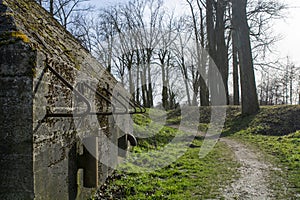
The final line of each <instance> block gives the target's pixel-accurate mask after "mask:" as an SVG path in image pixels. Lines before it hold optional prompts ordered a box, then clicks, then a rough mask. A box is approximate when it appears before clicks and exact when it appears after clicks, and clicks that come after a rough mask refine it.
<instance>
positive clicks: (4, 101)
mask: <svg viewBox="0 0 300 200" xmlns="http://www.w3.org/2000/svg"><path fill="white" fill-rule="evenodd" d="M0 14H1V15H0V111H1V112H0V122H1V123H0V171H1V173H0V180H1V183H0V199H76V198H77V199H86V198H87V197H88V196H89V195H90V194H91V192H92V191H94V190H95V188H94V189H93V188H86V187H83V182H84V181H83V174H84V172H85V171H84V169H81V167H82V166H80V165H81V164H80V163H82V162H79V160H80V158H82V154H83V153H84V152H85V150H86V149H85V147H84V145H83V141H84V138H86V137H90V136H94V137H98V154H99V156H98V158H99V161H98V172H99V173H98V180H99V183H98V184H101V183H103V182H104V181H105V179H106V177H107V176H108V175H109V174H110V173H111V172H112V169H111V168H110V167H111V166H115V165H116V163H117V155H118V149H117V139H118V137H119V135H118V133H117V131H116V127H115V123H114V120H113V118H112V117H109V116H105V115H103V116H95V115H84V116H82V117H53V116H49V113H77V112H84V111H85V110H86V105H85V103H84V102H83V101H82V99H80V98H78V96H77V95H74V91H72V90H71V89H70V88H68V87H67V86H66V84H65V83H63V82H62V81H61V80H60V79H59V78H58V77H57V75H55V73H53V72H51V70H49V68H47V66H48V65H50V66H51V67H53V68H54V69H55V70H56V71H57V72H59V74H60V75H61V76H62V77H63V78H64V79H66V81H67V82H69V83H70V84H71V85H72V86H73V87H75V88H76V85H77V83H80V82H86V83H89V84H90V85H94V87H95V88H97V91H98V92H100V93H102V94H103V95H106V96H107V97H109V95H108V93H107V92H105V91H103V90H102V88H106V89H108V90H110V91H111V92H112V89H113V88H114V85H115V84H116V83H117V82H116V80H115V79H114V78H113V77H112V76H111V75H110V74H109V73H107V72H106V71H105V69H104V68H103V67H102V66H101V65H100V64H99V63H98V62H97V61H96V60H95V59H94V58H93V57H92V56H91V55H90V54H89V53H88V52H87V51H86V50H85V49H84V48H83V47H82V46H81V45H80V44H78V42H77V41H76V40H75V39H74V38H73V37H72V36H71V35H70V34H69V33H67V32H66V31H65V30H64V29H63V28H62V27H61V26H59V24H58V23H57V22H56V21H55V20H53V19H51V17H50V16H49V15H48V14H47V12H46V11H45V10H43V9H42V8H40V7H39V6H38V5H37V4H35V3H34V2H33V1H30V0H3V1H1V2H0ZM37 20H38V21H37ZM77 89H78V90H81V91H80V92H81V93H82V94H83V95H84V96H85V97H86V99H88V101H89V103H90V105H91V106H92V110H91V111H93V112H96V111H97V112H106V111H107V107H108V106H109V105H108V104H107V102H105V101H103V99H101V98H98V97H96V95H95V92H93V91H91V90H88V89H82V88H80V87H78V88H77ZM102 163H106V164H107V165H108V166H106V165H104V164H102ZM86 171H87V170H86Z"/></svg>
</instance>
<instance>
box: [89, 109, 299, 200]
mask: <svg viewBox="0 0 300 200" xmlns="http://www.w3.org/2000/svg"><path fill="white" fill-rule="evenodd" d="M210 110H211V109H210V108H209V107H206V108H200V110H198V109H195V108H191V112H198V111H200V115H201V117H200V118H199V123H198V122H197V123H198V127H199V129H200V130H205V129H207V127H208V126H209V125H208V123H207V122H208V119H207V118H208V117H209V116H210V114H209V113H210ZM151 116H152V117H151ZM153 116H154V117H153ZM187 117H188V116H184V115H181V113H180V110H175V111H171V112H168V113H165V112H152V113H151V114H149V111H148V113H147V114H145V115H135V116H134V122H135V125H134V134H135V135H142V136H146V135H148V136H150V137H144V138H139V139H138V144H139V146H138V147H135V148H134V149H133V154H132V156H131V157H129V158H128V159H129V160H130V159H131V160H130V161H131V164H123V165H121V166H120V169H119V170H118V171H117V172H116V173H115V174H114V176H113V177H111V178H109V179H108V181H107V183H106V184H105V185H104V186H102V188H101V189H100V190H99V191H98V192H97V193H96V194H95V196H94V199H97V198H98V199H216V198H220V196H222V195H221V192H222V188H224V187H226V185H228V184H229V183H230V182H232V181H234V179H235V178H237V177H238V174H237V173H236V169H237V168H238V167H239V164H237V162H236V161H235V159H234V156H233V152H231V150H230V149H228V147H227V146H226V145H224V144H222V143H218V144H217V145H216V146H215V148H214V150H213V151H212V152H210V153H209V154H208V156H206V157H205V158H204V159H199V157H198V153H199V148H198V147H200V146H201V144H202V142H203V138H201V137H197V138H196V139H195V140H194V141H193V145H194V146H195V147H196V148H190V147H189V148H188V149H187V151H186V152H180V151H178V149H180V148H178V147H186V145H188V144H187V143H186V142H185V141H183V142H181V143H176V144H175V145H173V146H171V147H170V149H169V153H168V154H165V155H163V156H161V157H159V156H157V155H156V154H152V152H156V151H160V150H164V148H165V147H166V146H167V144H168V143H170V141H172V140H173V139H174V138H176V137H178V135H181V136H186V135H185V133H183V132H178V131H176V129H174V128H170V127H168V126H165V125H166V124H168V125H170V124H171V125H174V124H175V125H176V124H179V123H180V122H182V120H183V119H185V118H187ZM154 118H155V119H158V120H157V121H153V120H152V119H154ZM297 119H300V107H299V106H270V107H262V108H261V111H260V112H259V113H258V114H257V115H253V116H242V115H241V113H240V109H239V108H238V107H229V108H228V109H227V119H226V123H225V127H224V130H223V133H222V137H230V138H233V139H235V140H238V141H241V142H243V143H246V144H248V145H251V146H254V147H255V148H256V149H259V150H260V151H261V152H262V153H264V155H265V158H267V159H268V160H269V162H271V163H273V165H274V166H277V167H278V168H279V169H280V170H272V171H271V174H270V175H271V177H270V178H269V181H270V182H271V185H272V189H273V190H274V191H275V193H276V194H274V195H275V196H276V198H277V199H293V198H295V199H297V198H298V197H299V194H300V131H299V130H300V123H299V122H298V121H297ZM160 121H166V123H165V124H162V123H161V122H160ZM183 121H184V120H183ZM185 121H186V120H185ZM193 123H195V122H193ZM178 153H179V154H180V153H181V154H182V156H181V157H180V158H177V157H176V154H178ZM164 159H165V160H166V159H171V160H172V159H173V160H174V162H171V163H168V164H167V165H165V166H161V168H159V169H157V170H155V171H150V172H145V171H144V173H136V172H138V171H143V169H141V168H139V167H137V165H143V166H144V167H145V168H147V165H146V164H145V163H151V165H157V166H159V164H157V163H156V162H158V163H159V162H161V161H163V160H164ZM122 170H125V171H122ZM297 195H298V196H297Z"/></svg>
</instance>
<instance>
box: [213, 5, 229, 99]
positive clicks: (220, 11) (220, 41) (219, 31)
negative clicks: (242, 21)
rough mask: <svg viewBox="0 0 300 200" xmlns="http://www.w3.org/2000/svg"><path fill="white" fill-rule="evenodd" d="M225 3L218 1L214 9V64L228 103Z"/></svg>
mask: <svg viewBox="0 0 300 200" xmlns="http://www.w3.org/2000/svg"><path fill="white" fill-rule="evenodd" d="M225 9H226V1H225V0H218V2H217V9H216V29H215V32H216V51H217V52H216V55H217V57H216V60H215V62H216V64H217V67H218V70H219V73H220V74H221V78H222V80H223V84H224V88H225V94H226V102H227V104H228V103H229V98H228V97H229V95H228V52H227V47H226V41H225V21H224V15H225Z"/></svg>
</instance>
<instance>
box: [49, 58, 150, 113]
mask: <svg viewBox="0 0 300 200" xmlns="http://www.w3.org/2000/svg"><path fill="white" fill-rule="evenodd" d="M48 63H52V62H48V59H47V60H46V69H49V70H50V71H51V72H52V73H53V74H54V75H55V76H56V77H57V78H58V79H59V80H60V81H61V82H62V83H63V84H64V85H65V86H67V87H68V88H69V89H70V90H71V91H73V92H74V94H75V95H76V96H78V97H79V98H80V99H81V100H82V101H83V102H84V103H85V104H86V111H85V112H82V113H50V112H49V111H48V110H47V114H46V116H45V117H46V118H47V117H85V116H87V115H113V114H116V115H123V114H141V113H145V112H146V108H145V107H143V106H142V105H139V104H138V103H137V102H135V101H133V100H131V99H129V98H128V97H125V96H123V95H122V94H121V93H120V92H118V93H117V95H118V96H119V97H121V98H122V99H123V100H125V101H126V102H128V103H129V105H130V107H131V108H132V109H133V111H130V110H129V109H128V108H127V106H126V105H125V104H124V103H123V102H122V101H121V100H119V99H118V98H116V97H115V96H114V95H113V94H112V93H111V92H110V91H109V90H108V89H106V88H101V89H103V90H104V91H105V92H107V93H108V94H109V95H110V96H112V98H113V99H115V100H116V101H117V102H118V103H120V104H121V105H122V107H123V108H124V111H123V112H120V111H116V106H115V105H114V104H113V103H112V101H111V100H110V99H108V98H107V97H105V96H104V95H102V94H101V93H100V92H98V91H97V90H96V89H94V88H92V87H91V86H90V85H88V84H87V83H84V82H80V83H78V84H82V85H83V86H84V87H86V88H88V89H89V90H91V91H92V92H95V94H96V95H97V96H99V97H101V98H102V99H103V100H104V101H106V102H107V103H109V104H110V105H111V106H112V111H110V112H91V104H90V102H89V100H88V99H87V98H86V97H85V96H84V95H83V94H82V93H81V92H80V91H78V90H77V89H76V87H73V85H72V84H71V83H69V82H68V81H67V80H66V79H65V78H64V77H63V76H62V75H61V74H60V73H59V72H58V71H56V70H55V69H54V68H53V67H51V66H50V64H48ZM78 84H77V85H78ZM77 85H76V86H77ZM137 108H138V109H137Z"/></svg>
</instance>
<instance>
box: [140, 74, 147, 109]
mask: <svg viewBox="0 0 300 200" xmlns="http://www.w3.org/2000/svg"><path fill="white" fill-rule="evenodd" d="M141 82H142V99H143V105H144V106H145V107H149V106H148V101H147V85H146V73H145V70H143V71H141Z"/></svg>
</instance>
